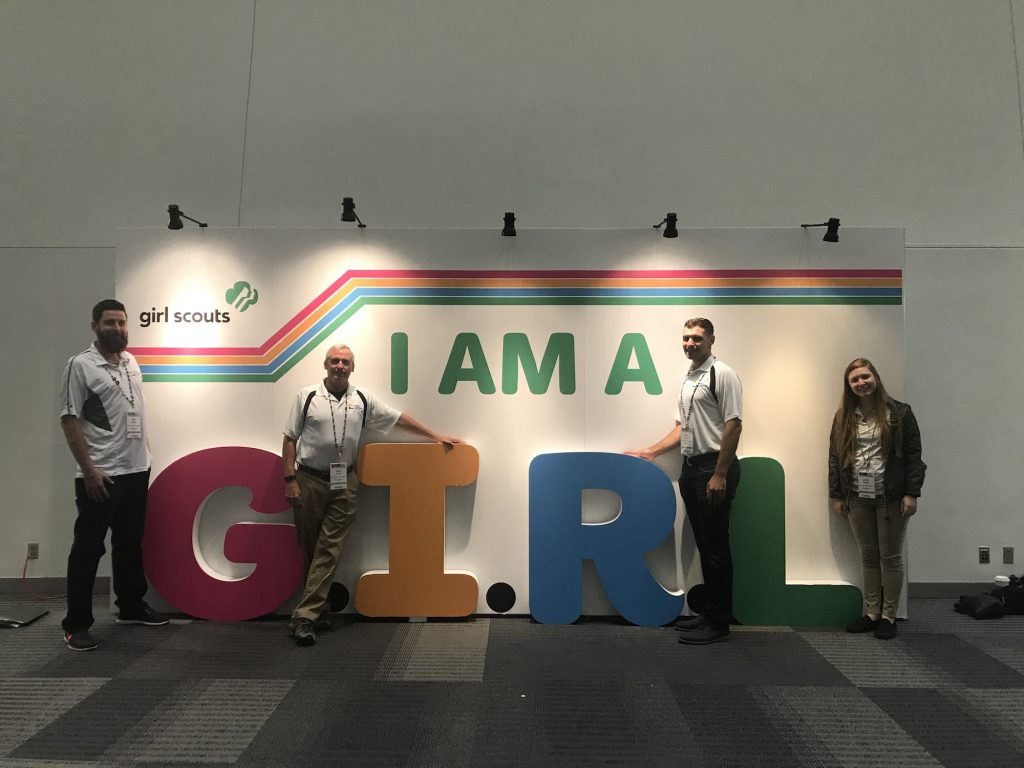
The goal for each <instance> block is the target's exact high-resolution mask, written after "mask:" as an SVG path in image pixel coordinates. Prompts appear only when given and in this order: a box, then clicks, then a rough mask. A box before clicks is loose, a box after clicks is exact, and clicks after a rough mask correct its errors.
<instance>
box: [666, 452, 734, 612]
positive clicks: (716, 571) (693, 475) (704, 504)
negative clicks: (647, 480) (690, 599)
mask: <svg viewBox="0 0 1024 768" xmlns="http://www.w3.org/2000/svg"><path fill="white" fill-rule="evenodd" d="M716 462H717V455H715V456H709V458H707V459H705V460H703V461H698V462H696V466H690V465H688V464H687V463H686V462H685V461H684V462H683V471H682V473H681V474H680V476H679V493H680V495H681V496H682V497H683V504H685V505H686V516H687V517H688V518H689V519H690V525H691V526H692V527H693V535H694V538H695V539H696V540H697V551H698V552H699V553H700V569H701V571H702V572H703V573H704V588H705V589H706V590H707V605H706V606H705V608H704V610H703V611H702V613H703V615H704V617H705V618H706V619H707V620H708V623H710V624H712V625H714V626H716V627H727V626H728V625H729V620H730V618H731V617H732V548H731V547H730V545H729V514H730V512H731V510H732V500H733V497H734V496H735V495H736V488H737V487H738V486H739V484H740V462H739V459H733V462H732V465H731V466H730V467H729V471H728V472H727V473H726V476H725V482H726V486H725V487H726V492H725V500H724V501H723V502H722V503H721V504H715V505H712V504H709V503H708V494H707V487H708V480H710V479H711V476H712V475H713V474H714V473H715V464H716Z"/></svg>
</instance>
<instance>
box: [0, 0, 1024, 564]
mask: <svg viewBox="0 0 1024 768" xmlns="http://www.w3.org/2000/svg"><path fill="white" fill-rule="evenodd" d="M1022 24H1024V0H1013V1H1012V2H1011V1H1009V0H945V1H943V0H900V2H898V3H893V2H891V0H874V1H870V0H857V1H856V2H855V1H854V0H832V1H825V2H823V1H822V0H806V1H799V2H798V1H797V0H732V1H729V0H726V1H724V2H703V1H701V2H697V1H695V0H694V1H692V2H679V1H678V0H637V1H636V2H632V3H620V2H614V1H613V0H589V1H584V0H562V1H561V2H558V3H552V2H540V0H533V1H532V2H530V1H525V2H519V3H507V2H505V3H499V2H480V1H479V0H432V2H426V3H413V2H411V1H405V2H398V1H397V0H391V1H390V2H389V1H388V0H350V1H348V2H336V0H320V1H316V0H288V2H284V1H283V0H278V1H276V2H271V1H270V0H255V1H254V0H222V1H221V2H217V3H210V2H203V0H168V1H167V2H154V1H151V2H146V1H140V0H122V1H117V2H115V1H114V0H94V1H93V2H90V3H71V2H56V1H55V0H4V1H3V2H2V3H0V98H2V100H3V101H2V108H0V137H2V139H3V144H2V146H3V150H2V151H0V179H2V183H0V259H2V260H0V264H2V267H3V276H4V281H3V289H2V290H3V291H4V299H5V300H4V301H3V302H2V310H0V312H2V318H3V320H4V324H3V325H4V328H5V330H8V332H6V333H4V334H3V335H2V338H0V345H2V346H0V348H2V350H3V352H4V353H5V355H4V359H5V360H7V361H8V365H7V390H8V391H7V396H6V397H5V398H3V400H2V404H0V409H2V411H0V415H2V417H3V421H4V424H5V425H6V426H7V429H8V434H9V435H10V438H9V439H8V441H7V445H8V448H6V449H5V451H4V461H3V462H0V479H2V480H3V481H4V482H5V487H6V488H7V489H8V494H7V495H6V499H5V507H6V509H5V522H6V525H5V533H6V535H5V536H4V538H3V540H2V541H0V578H11V577H14V576H16V575H19V574H20V572H21V565H22V561H23V555H24V545H25V542H26V541H29V540H32V541H36V540H39V541H41V543H42V558H41V560H40V561H39V562H38V563H36V564H33V566H32V570H31V571H30V573H31V574H32V575H37V576H53V575H60V574H62V573H63V570H64V566H63V557H64V550H65V549H66V546H67V542H68V540H69V538H70V533H69V530H68V528H69V526H70V520H71V517H72V514H73V512H72V510H71V504H70V494H69V491H68V489H69V483H70V480H69V479H68V477H69V474H70V459H69V458H68V457H67V456H65V455H64V453H65V452H66V451H65V449H64V448H63V446H62V444H61V440H60V435H59V431H58V427H57V423H56V419H55V417H54V414H53V410H52V409H53V408H54V407H55V406H54V405H53V403H54V401H55V397H56V386H57V383H56V379H57V377H58V375H59V366H60V363H61V362H63V360H64V358H66V357H67V356H68V355H69V354H70V353H71V352H72V351H74V350H75V349H77V348H79V347H81V346H83V345H84V343H85V342H86V341H87V336H88V328H87V323H88V317H87V311H88V307H89V306H91V304H92V303H93V301H94V300H95V299H97V298H100V297H101V296H103V295H105V294H107V293H109V292H110V291H111V290H112V286H113V254H112V252H111V251H109V250H106V249H108V248H109V247H110V246H111V245H112V244H113V242H114V240H115V228H116V227H118V226H125V225H128V226H139V225H143V226H154V225H160V224H161V223H162V222H163V221H164V213H163V211H164V209H165V208H166V206H167V204H168V203H170V202H176V203H179V204H180V205H181V206H182V208H183V209H184V210H185V211H186V212H188V213H190V214H192V215H195V216H197V217H199V218H203V219H204V220H208V221H210V222H211V223H212V224H214V225H219V226H235V225H239V224H241V225H243V226H258V225H261V226H330V225H331V224H332V223H335V222H336V221H337V217H338V213H339V211H338V203H339V200H340V198H341V197H342V196H343V195H353V196H355V197H356V201H357V204H358V208H359V212H360V214H361V215H362V217H363V219H364V221H367V222H368V223H369V224H371V225H378V226H384V225H388V226H417V227H418V226H451V227H488V228H491V227H493V228H497V227H499V226H500V223H501V214H502V212H504V211H506V210H514V211H516V212H517V214H518V216H519V220H520V226H522V227H593V226H609V227H635V226H644V225H646V224H648V223H654V222H655V221H657V220H659V219H660V218H661V217H662V216H663V215H664V212H665V211H668V210H672V211H677V212H678V213H679V219H680V224H681V225H683V226H695V227H706V226H781V225H796V224H799V223H802V222H811V221H823V220H824V218H826V217H828V216H840V217H841V218H842V219H843V222H844V224H845V225H848V226H902V227H906V230H907V242H908V244H910V245H911V246H920V245H942V244H956V245H966V246H980V245H997V246H1003V245H1010V246H1019V245H1021V244H1022V243H1024V219H1022V217H1021V216H1020V211H1022V210H1024V138H1022V125H1021V108H1020V103H1021V99H1020V69H1019V67H1018V65H1017V60H1018V58H1022V57H1020V56H1019V55H1018V54H1017V52H1015V49H1014V35H1013V27H1014V26H1016V28H1017V30H1016V31H1017V32H1018V34H1017V38H1018V39H1021V40H1024V27H1022V26H1021V25H1022ZM82 249H99V250H82ZM1021 263H1022V262H1021V253H1020V252H1019V251H1017V250H1014V249H991V250H989V249H979V248H973V249H969V250H965V251H962V250H958V249H948V248H933V249H927V250H926V249H914V248H912V249H911V250H910V251H909V252H908V272H907V278H906V283H905V290H906V294H907V306H906V313H907V314H906V327H907V345H906V346H907V350H908V352H907V361H906V371H905V380H906V390H907V391H906V393H905V394H906V395H907V396H908V397H909V398H910V399H911V401H912V403H913V404H914V405H915V407H916V408H917V410H919V411H920V412H921V414H922V426H923V429H924V434H925V440H926V443H925V457H926V460H927V461H928V462H929V464H930V467H931V469H930V475H929V480H928V483H927V485H926V487H925V498H924V501H923V503H922V508H921V513H920V516H919V518H918V519H917V520H915V523H914V525H913V527H912V532H911V558H912V559H911V580H912V581H971V580H982V579H984V578H987V577H988V576H990V575H991V574H993V573H996V572H1001V571H1004V570H1007V568H1004V567H1003V566H998V565H993V566H990V567H982V566H979V565H977V564H976V563H975V562H973V561H974V560H976V547H977V545H978V544H983V543H988V544H990V545H991V546H1002V545H1003V544H1004V543H1005V544H1010V545H1014V546H1016V547H1018V549H1021V548H1022V547H1024V531H1022V527H1024V522H1021V516H1020V515H1019V514H1018V513H1017V512H1016V510H1014V509H1013V508H1012V505H1011V504H1010V503H1008V500H1010V499H1012V498H1013V496H1014V495H1015V494H1014V492H1015V490H1016V488H1015V484H1014V481H1013V479H1012V478H1013V475H1012V473H1010V472H1002V471H994V470H993V469H992V467H993V455H992V454H990V453H989V452H988V451H987V450H986V449H987V448H988V447H989V446H992V445H993V439H992V434H993V433H995V434H997V438H996V441H995V445H996V447H997V449H998V454H997V456H998V460H1000V461H1009V460H1010V458H1011V457H1012V455H1013V453H1012V452H1013V449H1014V447H1015V446H1014V444H1013V442H1011V441H1013V439H1014V436H1015V435H1018V434H1020V433H1021V427H1022V421H1024V420H1022V418H1021V417H1020V415H1019V411H1018V409H1017V407H1016V406H1017V399H1016V398H1015V397H1014V389H1015V387H1014V384H1015V382H1016V381H1017V380H1019V378H1020V373H1021V366H1020V364H1019V363H1018V362H1017V361H1016V359H1015V357H1016V356H1015V354H1014V352H1015V350H1016V349H1017V348H1018V347H1019V346H1020V344H1019V342H1017V339H1016V334H1015V332H1016V329H1017V326H1016V325H1015V324H1014V323H1013V320H1014V319H1015V318H1017V317H1018V316H1019V313H1020V309H1019V308H1018V306H1019V301H1018V300H1017V297H1016V295H1015V292H1014V291H1013V286H1014V284H1015V283H1014V282H1013V281H1014V280H1016V285H1018V286H1019V285H1020V268H1021V267H1020V265H1021ZM41 285H44V286H45V288H46V289H45V290H43V291H41V290H40V286H41ZM57 286H59V288H58V287H57ZM950 292H953V296H952V297H950V296H949V294H950ZM55 293H59V294H60V295H62V296H63V300H62V301H61V302H60V303H59V306H58V303H57V302H55V301H52V300H51V298H50V297H51V296H53V295H54V294H55ZM937 296H940V297H945V298H943V299H942V300H937V299H936V298H935V297H937ZM954 299H955V301H954ZM951 306H956V307H960V308H962V309H965V310H969V311H968V312H963V311H961V312H960V313H959V316H954V313H952V312H950V311H949V307H951ZM979 314H980V315H981V316H986V315H990V317H991V322H989V323H985V324H977V323H976V322H974V319H975V317H977V316H978V315H979ZM30 318H31V319H30ZM986 326H987V327H986ZM14 328H25V329H26V331H25V332H24V333H21V334H19V333H13V332H10V330H9V329H14ZM1015 342H1016V343H1015ZM29 345H30V346H31V352H30V353H27V352H26V349H25V348H26V347H28V346H29ZM940 350H941V351H945V352H946V353H947V355H948V356H943V355H942V354H941V352H940ZM27 358H31V359H30V360H29V359H27ZM25 366H29V367H30V368H31V370H29V371H28V374H29V375H22V372H23V371H24V369H25ZM980 370H984V371H985V377H986V379H987V381H989V382H991V383H988V384H985V385H984V386H978V385H977V380H978V378H979V377H978V375H977V373H978V372H979V371H980ZM993 415H995V416H997V417H998V420H999V421H998V423H997V426H998V427H999V428H1000V429H998V430H993V431H989V430H984V429H981V428H980V427H982V426H983V425H986V424H987V423H989V421H990V420H991V419H992V418H993ZM999 440H1004V442H999ZM960 445H966V446H967V448H966V449H965V450H962V451H960V450H957V449H956V446H960ZM974 478H981V479H982V480H983V481H982V482H981V483H980V485H981V487H980V488H978V489H976V490H974V491H973V492H971V493H970V494H969V493H968V491H967V487H968V486H969V485H970V483H971V481H972V480H973V479H974ZM958 494H962V496H960V495H958ZM986 528H987V530H988V531H991V532H992V533H987V532H986ZM997 533H998V534H999V535H1000V536H1002V537H1003V539H1006V540H1005V541H997V540H996V538H995V536H996V535H997ZM982 535H984V536H986V537H987V538H989V539H991V540H990V541H978V537H979V536H982ZM1022 554H1024V550H1022ZM1017 570H1018V571H1019V570H1020V568H1019V566H1018V567H1017Z"/></svg>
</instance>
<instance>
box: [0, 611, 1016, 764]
mask: <svg viewBox="0 0 1024 768" xmlns="http://www.w3.org/2000/svg"><path fill="white" fill-rule="evenodd" d="M50 607H51V609H52V608H53V606H50ZM60 613H61V610H60V608H56V609H53V610H52V611H51V613H50V614H49V615H47V616H45V617H43V618H42V619H40V620H39V621H37V622H35V623H34V624H31V625H29V626H27V627H22V628H20V629H2V630H0V768H41V767H42V766H50V767H52V766H83V767H88V768H105V767H106V766H124V767H130V766H139V767H143V766H144V767H145V768H155V767H156V766H179V767H180V766H188V765H195V766H205V767H206V768H228V767H230V766H239V767H244V766H259V767H261V768H262V767H268V768H269V767H270V766H318V767H319V766H323V767H324V768H326V767H327V766H358V767H359V768H364V767H369V768H375V767H378V766H379V767H381V768H383V767H385V766H387V767H392V766H395V767H402V768H405V767H409V768H428V767H434V766H437V767H443V768H457V767H459V766H467V767H469V766H472V767H473V768H480V767H485V768H486V767H487V766H509V767H511V766H591V765H595V766H596V765H600V766H623V767H626V766H641V765H642V766H645V767H646V766H655V767H658V766H673V768H679V767H680V766H685V767H686V768H691V767H692V768H730V767H732V766H780V767H781V766H785V767H786V768H792V767H794V766H796V767H798V768H822V767H828V768H869V767H872V766H877V767H878V768H883V767H888V766H900V767H901V768H903V767H904V766H906V767H907V768H924V767H925V766H928V767H929V768H931V767H938V768H942V767H943V766H945V767H947V768H953V767H955V766H956V767H959V766H964V767H968V766H969V767H970V768H1021V766H1024V726H1022V723H1024V617H1006V618H1004V619H999V620H994V621H975V620H973V619H970V618H968V617H966V616H962V615H960V614H957V613H954V612H953V610H952V601H950V600H912V601H910V616H911V618H910V620H909V621H906V622H902V623H901V624H900V631H899V636H898V637H897V638H896V639H895V640H891V641H880V640H876V639H875V638H874V637H872V636H871V635H870V634H867V635H850V634H847V633H845V632H843V631H842V630H841V629H837V628H832V627H812V628H799V629H794V628H790V627H735V628H734V631H733V632H732V635H731V637H730V638H729V640H728V642H724V643H717V644H714V645H710V646H685V645H680V644H679V643H678V642H677V638H678V635H679V633H678V632H676V631H674V630H673V629H671V628H656V629H652V628H641V627H634V626H630V625H627V624H624V623H622V622H621V621H616V620H611V619H607V620H603V619H587V620H582V621H580V622H579V623H577V624H575V625H573V626H554V625H543V624H537V623H535V622H534V621H532V620H531V619H529V618H526V617H477V618H471V619H467V620H461V621H428V622H408V621H381V620H361V619H356V618H353V617H348V616H346V617H338V620H337V621H335V625H334V627H333V628H332V629H331V630H329V631H326V632H323V633H321V635H320V637H319V641H318V642H317V644H316V645H315V646H313V647H309V648H298V647H296V646H295V644H294V643H293V642H292V640H291V638H290V636H289V632H288V623H287V621H286V620H259V621H251V622H243V623H234V624H220V623H213V622H205V621H191V620H187V619H175V620H174V621H172V623H171V624H170V625H168V626H165V627H137V626H118V625H116V624H115V622H114V620H113V617H112V616H110V614H109V612H107V610H106V609H105V606H103V605H100V604H98V605H97V617H98V620H97V624H96V626H95V627H94V628H93V633H94V634H95V635H96V637H97V638H99V639H100V641H101V645H100V647H99V649H98V650H96V651H91V652H87V653H73V652H71V651H69V650H68V649H67V648H66V647H65V645H64V643H63V640H62V636H61V631H60V625H59V618H60Z"/></svg>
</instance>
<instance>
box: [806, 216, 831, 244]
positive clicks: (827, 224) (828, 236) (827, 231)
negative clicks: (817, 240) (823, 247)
mask: <svg viewBox="0 0 1024 768" xmlns="http://www.w3.org/2000/svg"><path fill="white" fill-rule="evenodd" d="M800 226H801V227H803V228H804V229H807V228H808V227H825V228H826V229H825V236H824V237H823V238H821V239H822V240H823V241H824V242H826V243H838V242H839V219H836V218H831V219H829V220H828V221H825V222H822V223H821V224H801V225H800Z"/></svg>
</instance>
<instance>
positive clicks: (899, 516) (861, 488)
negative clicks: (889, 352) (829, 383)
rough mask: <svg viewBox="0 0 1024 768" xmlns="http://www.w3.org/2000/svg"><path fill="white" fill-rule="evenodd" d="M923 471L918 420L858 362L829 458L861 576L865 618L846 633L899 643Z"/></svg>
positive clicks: (847, 378) (837, 505)
mask: <svg viewBox="0 0 1024 768" xmlns="http://www.w3.org/2000/svg"><path fill="white" fill-rule="evenodd" d="M926 469H927V466H926V465H925V463H924V462H923V461H921V430H920V429H919V428H918V426H917V419H916V418H914V412H913V411H912V410H911V409H910V406H909V405H907V404H906V403H901V402H899V401H898V400H894V399H892V398H891V397H889V394H888V393H887V392H886V391H885V387H884V386H883V385H882V379H881V378H880V377H879V375H878V371H877V370H875V366H874V365H872V364H871V361H870V360H866V359H864V358H863V357H858V358H857V359H856V360H854V361H852V362H851V363H850V364H849V365H848V366H846V371H845V372H844V373H843V397H842V399H841V400H840V402H839V409H838V410H837V411H836V415H835V419H833V421H832V434H831V436H830V438H829V451H828V487H829V496H830V497H831V501H832V510H833V511H834V512H835V513H836V514H838V515H842V516H843V517H847V518H849V520H850V527H851V529H852V530H853V536H854V538H855V539H856V540H857V546H858V547H859V548H860V557H861V565H862V568H863V572H864V616H862V617H861V618H859V619H857V620H856V621H853V622H851V623H850V624H848V625H847V626H846V629H847V631H848V632H870V631H871V630H874V632H875V637H878V638H881V639H884V640H887V639H890V638H893V637H895V636H896V606H897V604H898V603H899V599H900V593H901V592H902V590H903V537H904V534H905V533H906V529H907V521H908V520H909V518H910V516H911V515H913V514H914V513H915V512H916V511H917V498H918V496H920V495H921V485H922V484H923V483H924V473H925V470H926Z"/></svg>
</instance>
